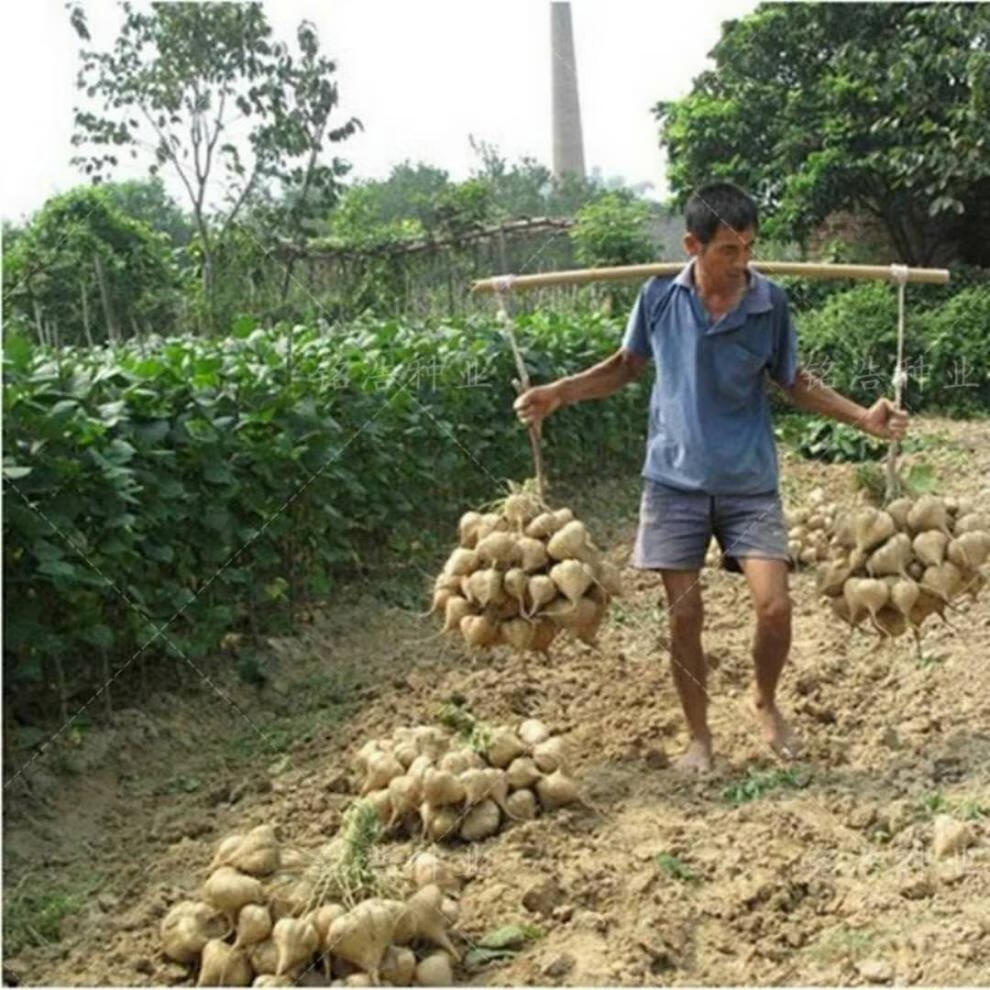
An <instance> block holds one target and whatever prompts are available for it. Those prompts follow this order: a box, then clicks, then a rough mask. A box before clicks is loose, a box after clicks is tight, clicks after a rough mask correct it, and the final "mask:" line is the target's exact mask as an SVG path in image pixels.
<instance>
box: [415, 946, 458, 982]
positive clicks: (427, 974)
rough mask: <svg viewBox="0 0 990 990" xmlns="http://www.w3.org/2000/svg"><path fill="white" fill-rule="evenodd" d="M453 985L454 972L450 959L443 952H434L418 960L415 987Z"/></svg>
mask: <svg viewBox="0 0 990 990" xmlns="http://www.w3.org/2000/svg"><path fill="white" fill-rule="evenodd" d="M453 985H454V971H453V969H452V967H451V965H450V957H449V956H448V955H447V954H446V953H445V952H434V953H431V954H430V955H428V956H427V957H426V958H425V959H422V960H420V962H419V964H418V965H417V966H416V986H418V987H450V986H453Z"/></svg>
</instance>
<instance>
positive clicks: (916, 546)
mask: <svg viewBox="0 0 990 990" xmlns="http://www.w3.org/2000/svg"><path fill="white" fill-rule="evenodd" d="M805 522H807V519H806V520H805ZM985 522H986V516H985V514H983V513H981V512H979V511H977V510H976V507H975V505H974V503H973V502H972V500H970V499H965V498H960V499H954V498H946V499H942V498H939V497H937V496H933V495H923V496H921V497H920V498H918V499H916V500H913V499H910V498H899V499H895V500H894V501H893V502H891V503H890V504H889V505H888V506H887V507H886V510H885V511H881V510H877V509H873V508H866V509H862V510H860V511H858V512H856V513H855V515H853V516H847V517H844V518H842V519H838V520H837V528H836V536H834V537H833V539H832V541H831V544H830V552H831V554H832V559H831V560H828V561H826V562H825V563H824V564H823V565H822V566H820V567H819V570H818V575H817V585H818V590H819V592H820V593H821V594H823V595H826V596H828V598H829V601H830V604H831V607H832V610H833V612H835V614H836V615H838V616H839V617H840V618H842V619H843V620H844V621H847V622H849V623H850V625H852V626H853V627H856V626H858V625H859V624H861V623H862V622H863V620H864V619H865V618H867V617H869V620H870V625H871V626H872V627H873V628H874V629H876V630H877V631H878V632H879V633H880V634H881V635H883V636H885V637H891V636H898V635H900V634H901V633H902V632H904V631H905V629H907V628H910V629H912V630H913V631H914V632H915V634H916V635H917V633H918V631H919V629H920V627H921V625H922V623H923V622H924V620H925V619H926V618H927V617H928V616H929V615H933V614H935V615H938V616H939V617H940V618H941V619H942V620H943V621H945V622H947V621H948V620H947V619H946V618H945V611H946V609H954V608H956V607H957V606H955V605H954V604H953V599H956V598H958V597H959V596H960V595H962V594H969V595H971V596H972V597H973V598H975V597H976V596H977V595H978V594H979V593H980V591H981V590H982V589H983V587H984V586H985V585H986V583H987V581H986V575H985V574H984V573H982V571H981V568H982V567H983V565H984V563H985V561H986V560H987V559H988V557H990V532H988V531H987V529H985V528H983V526H984V524H985ZM892 527H893V530H894V531H892ZM842 532H849V533H851V534H852V536H853V541H852V542H853V544H854V546H853V548H852V549H851V550H850V549H849V548H848V546H847V543H848V541H847V540H845V539H837V538H836V537H837V536H838V535H839V534H840V533H842ZM847 553H848V556H847ZM877 582H879V583H877ZM880 585H883V589H881V587H880ZM885 596H886V597H885Z"/></svg>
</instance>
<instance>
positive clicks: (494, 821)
mask: <svg viewBox="0 0 990 990" xmlns="http://www.w3.org/2000/svg"><path fill="white" fill-rule="evenodd" d="M501 822H502V816H501V813H500V812H499V808H498V805H497V804H496V803H495V802H494V801H492V800H491V799H490V798H486V799H485V800H483V801H481V802H480V803H479V804H476V805H474V806H473V807H472V808H471V809H470V811H468V813H467V814H466V815H465V816H464V821H463V822H462V823H461V830H460V836H461V838H462V839H464V840H465V841H466V842H480V841H481V840H482V839H487V838H488V836H490V835H494V834H495V833H496V832H497V831H498V828H499V825H500V824H501Z"/></svg>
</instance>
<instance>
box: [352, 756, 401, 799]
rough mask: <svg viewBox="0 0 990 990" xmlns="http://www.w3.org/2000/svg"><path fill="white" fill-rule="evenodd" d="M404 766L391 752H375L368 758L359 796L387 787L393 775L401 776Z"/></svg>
mask: <svg viewBox="0 0 990 990" xmlns="http://www.w3.org/2000/svg"><path fill="white" fill-rule="evenodd" d="M404 770H405V768H404V767H403V766H402V764H401V763H400V762H399V761H398V760H397V759H396V758H395V757H394V756H393V755H392V754H391V753H376V754H375V755H373V756H372V757H371V759H369V760H368V770H367V774H366V776H365V778H364V783H363V784H362V785H361V796H362V797H364V795H366V794H369V793H370V792H371V791H377V790H381V788H383V787H388V785H389V783H390V782H391V780H392V778H393V777H401V776H402V774H403V772H404Z"/></svg>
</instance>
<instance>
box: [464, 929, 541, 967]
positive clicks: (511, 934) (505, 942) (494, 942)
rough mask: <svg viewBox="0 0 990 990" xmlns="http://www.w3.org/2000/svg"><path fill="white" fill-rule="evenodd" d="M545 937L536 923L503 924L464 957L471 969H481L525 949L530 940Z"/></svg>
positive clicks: (509, 957)
mask: <svg viewBox="0 0 990 990" xmlns="http://www.w3.org/2000/svg"><path fill="white" fill-rule="evenodd" d="M542 937H543V929H542V928H538V927H537V926H536V925H526V924H523V925H503V926H502V927H501V928H496V929H495V930H494V931H491V932H489V933H488V934H487V935H485V936H484V937H483V938H482V939H481V940H480V941H478V942H476V943H475V944H474V945H473V946H472V947H471V948H470V949H469V950H468V953H467V955H466V956H465V957H464V965H465V966H466V967H467V969H469V970H473V969H480V968H481V967H482V966H485V965H487V964H488V963H491V962H504V961H505V960H507V959H511V958H512V957H513V956H514V955H516V954H517V953H518V952H520V951H521V950H522V949H524V948H525V947H526V946H527V945H528V944H529V943H530V942H534V941H536V939H539V938H542Z"/></svg>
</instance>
